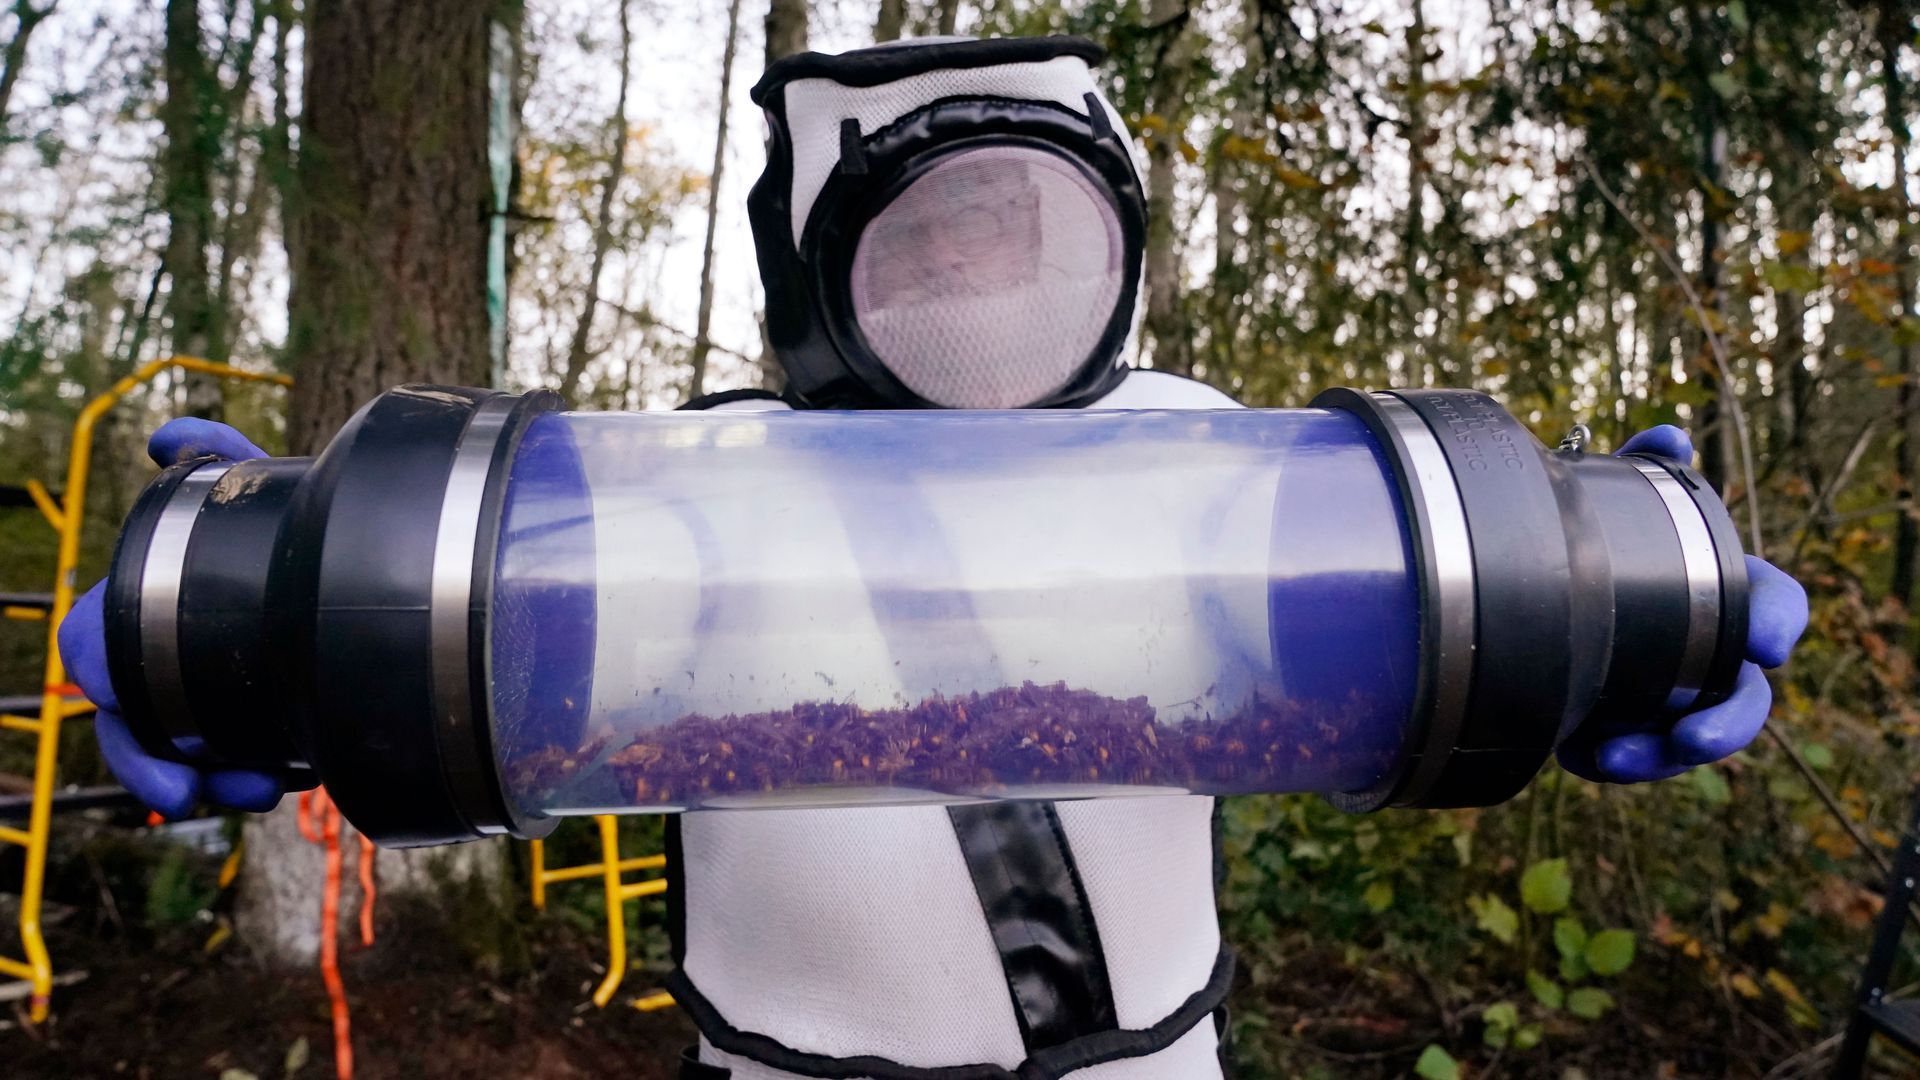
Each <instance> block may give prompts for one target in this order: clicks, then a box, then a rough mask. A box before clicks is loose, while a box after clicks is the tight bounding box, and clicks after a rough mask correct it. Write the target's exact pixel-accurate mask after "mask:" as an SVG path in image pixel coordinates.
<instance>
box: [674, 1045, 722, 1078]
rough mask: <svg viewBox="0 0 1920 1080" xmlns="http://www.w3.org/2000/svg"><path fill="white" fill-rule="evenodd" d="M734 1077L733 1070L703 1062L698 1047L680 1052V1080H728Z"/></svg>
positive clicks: (690, 1047)
mask: <svg viewBox="0 0 1920 1080" xmlns="http://www.w3.org/2000/svg"><path fill="white" fill-rule="evenodd" d="M732 1075H733V1070H732V1069H729V1068H726V1067H724V1066H721V1065H709V1064H707V1063H706V1062H704V1061H701V1060H700V1047H699V1046H698V1045H695V1046H689V1047H687V1048H686V1049H685V1050H682V1051H680V1080H728V1078H729V1077H731V1076H732Z"/></svg>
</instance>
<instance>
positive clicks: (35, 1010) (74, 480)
mask: <svg viewBox="0 0 1920 1080" xmlns="http://www.w3.org/2000/svg"><path fill="white" fill-rule="evenodd" d="M176 369H177V370H181V371H196V372H200V373H201V374H204V375H213V376H217V377H219V378H223V379H237V380H241V381H244V382H266V383H274V384H276V385H279V386H291V385H293V380H292V379H290V378H288V377H287V376H285V375H274V374H265V373H261V372H257V371H246V370H243V369H241V368H237V367H231V366H228V365H226V364H216V363H214V362H213V361H211V360H202V359H200V358H199V357H196V356H169V357H164V358H162V359H159V360H152V361H149V362H147V363H145V364H142V365H141V366H140V367H139V368H137V369H135V370H134V372H133V373H132V374H130V375H128V376H127V377H125V378H123V379H121V380H120V381H119V382H116V383H114V384H113V386H112V387H110V388H109V389H108V390H107V391H106V392H105V393H103V394H101V395H100V396H99V397H96V398H94V399H93V400H92V401H89V402H87V404H86V407H85V408H83V409H81V410H80V416H79V418H78V419H76V420H75V421H74V422H73V443H72V445H71V446H70V447H69V448H68V450H67V484H66V491H65V492H64V493H63V496H62V501H61V503H56V502H55V501H54V499H53V496H52V495H51V494H50V493H48V491H47V489H46V486H45V485H44V484H41V483H40V482H39V481H37V480H29V481H27V490H28V491H29V492H30V493H31V494H32V496H33V502H34V505H35V506H37V507H39V509H40V513H41V515H42V516H44V517H45V518H46V519H47V523H48V524H50V525H52V526H53V528H54V530H55V531H56V532H58V533H59V534H60V553H59V555H58V557H57V559H56V561H55V564H54V573H53V606H52V607H51V608H50V609H48V611H47V612H46V615H45V617H46V620H47V663H46V674H45V678H44V679H42V682H41V696H40V715H39V716H38V717H31V716H4V717H0V728H5V729H7V730H10V731H23V732H27V733H29V734H33V735H37V736H38V737H39V745H38V747H37V748H36V752H35V754H34V761H33V802H32V806H31V808H30V810H29V812H28V818H27V827H26V828H25V829H14V828H5V827H0V843H12V844H19V845H20V846H21V847H24V848H26V849H27V866H26V874H25V876H24V878H23V880H22V881H21V884H20V943H21V945H22V947H23V948H24V949H25V951H26V959H25V960H15V959H13V958H12V957H9V956H0V975H6V976H11V977H12V978H13V979H14V980H15V981H16V982H26V983H31V984H32V988H33V991H32V992H33V997H32V1004H31V1007H30V1009H29V1015H30V1016H31V1018H32V1020H33V1022H34V1023H36V1024H37V1023H39V1022H40V1021H42V1020H45V1019H46V1018H47V1010H48V1007H49V1005H50V1003H51V1001H52V996H53V961H52V959H51V958H50V957H49V956H48V955H47V942H46V938H45V937H44V936H43V935H42V933H41V930H40V900H41V890H42V888H43V887H44V886H45V885H46V874H47V832H48V829H49V827H50V826H51V825H52V823H53V780H54V771H55V766H56V764H57V763H58V757H59V751H60V722H61V721H62V720H65V719H67V718H68V717H71V716H78V715H80V714H82V713H86V712H90V711H92V709H93V706H92V705H90V704H88V703H87V702H86V701H85V700H84V699H82V700H79V701H75V700H71V699H72V697H73V690H72V688H71V687H69V686H68V685H67V670H66V667H65V666H64V665H62V664H61V663H60V638H59V634H60V623H61V620H63V619H65V618H66V617H67V610H68V609H69V608H71V607H72V606H73V586H74V575H75V573H76V572H77V568H78V565H79V562H80V529H81V526H82V525H83V524H84V523H85V521H86V509H87V473H88V470H89V469H90V468H91V467H92V464H93V429H94V425H95V424H97V423H98V422H99V420H100V417H102V416H104V415H106V412H107V410H109V409H111V408H113V406H114V405H115V404H116V403H118V402H119V401H120V399H121V398H123V397H125V396H127V395H128V394H130V393H132V392H133V391H134V390H135V389H136V388H137V387H139V386H141V385H142V384H144V383H146V382H149V381H151V380H152V379H153V378H154V377H155V376H157V375H159V374H160V373H161V372H163V371H173V370H176ZM63 504H64V505H63ZM27 617H29V618H38V617H40V613H39V612H37V611H35V612H33V614H32V615H30V616H27Z"/></svg>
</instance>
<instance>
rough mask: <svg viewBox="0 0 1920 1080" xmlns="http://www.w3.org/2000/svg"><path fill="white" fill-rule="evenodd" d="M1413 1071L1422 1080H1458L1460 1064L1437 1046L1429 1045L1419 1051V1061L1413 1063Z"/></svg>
mask: <svg viewBox="0 0 1920 1080" xmlns="http://www.w3.org/2000/svg"><path fill="white" fill-rule="evenodd" d="M1413 1071H1414V1073H1415V1074H1416V1075H1418V1076H1420V1077H1421V1078H1422V1080H1460V1063H1459V1062H1457V1061H1455V1060H1453V1055H1452V1054H1449V1053H1447V1052H1446V1051H1445V1050H1442V1049H1441V1048H1440V1047H1438V1046H1431V1045H1430V1046H1428V1047H1427V1048H1426V1049H1425V1050H1422V1051H1420V1060H1419V1061H1416V1062H1414V1063H1413Z"/></svg>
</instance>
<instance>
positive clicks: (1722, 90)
mask: <svg viewBox="0 0 1920 1080" xmlns="http://www.w3.org/2000/svg"><path fill="white" fill-rule="evenodd" d="M1707 85H1708V86H1711V87H1713V92H1714V93H1716V94H1719V95H1720V96H1721V97H1723V98H1730V97H1733V96H1734V95H1735V94H1738V93H1739V92H1740V81H1739V80H1738V79H1735V78H1734V77H1733V72H1731V71H1724V70H1723V71H1716V72H1714V73H1713V74H1711V75H1709V76H1707Z"/></svg>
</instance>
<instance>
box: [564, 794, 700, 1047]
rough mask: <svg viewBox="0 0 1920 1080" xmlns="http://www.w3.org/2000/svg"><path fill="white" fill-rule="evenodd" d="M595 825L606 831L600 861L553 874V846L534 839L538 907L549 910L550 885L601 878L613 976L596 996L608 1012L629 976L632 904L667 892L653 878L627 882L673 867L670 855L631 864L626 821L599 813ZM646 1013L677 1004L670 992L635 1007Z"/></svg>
mask: <svg viewBox="0 0 1920 1080" xmlns="http://www.w3.org/2000/svg"><path fill="white" fill-rule="evenodd" d="M593 820H594V823H595V824H597V825H599V826H600V861H599V862H596V863H582V864H580V865H579V866H562V867H560V868H558V869H555V870H549V869H547V847H546V844H545V843H544V842H543V841H540V840H531V841H528V843H529V844H530V845H531V846H532V848H533V906H534V908H535V910H539V911H545V910H546V908H547V886H548V885H551V884H553V883H555V882H559V881H580V880H582V879H585V878H591V877H598V878H599V879H600V885H601V888H602V889H604V890H605V892H606V898H607V974H606V977H605V978H603V979H601V980H600V985H599V986H598V987H596V988H595V989H594V991H593V1003H594V1004H595V1005H598V1006H601V1007H602V1008H604V1007H606V1004H607V1002H609V1001H612V1000H613V995H614V992H615V991H617V990H619V989H620V981H621V980H622V979H625V978H626V977H627V907H626V905H627V901H629V900H638V899H640V898H641V897H643V896H657V895H659V894H660V893H663V892H666V891H667V882H666V879H665V878H647V879H645V880H644V881H635V882H627V881H624V880H622V879H623V877H624V875H625V874H626V873H627V872H628V871H632V870H661V869H665V867H666V865H667V857H666V856H665V855H639V856H635V857H633V858H630V859H623V858H621V857H620V819H619V818H616V817H614V816H613V815H612V814H595V815H594V818H593ZM631 1004H632V1005H633V1007H634V1008H636V1009H639V1010H640V1011H641V1012H653V1011H654V1010H656V1009H670V1008H672V1007H673V1005H674V1000H673V995H672V994H669V993H667V992H666V991H664V990H659V991H655V992H654V993H651V994H643V995H641V996H640V997H637V998H634V999H633V1001H632V1002H631Z"/></svg>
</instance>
